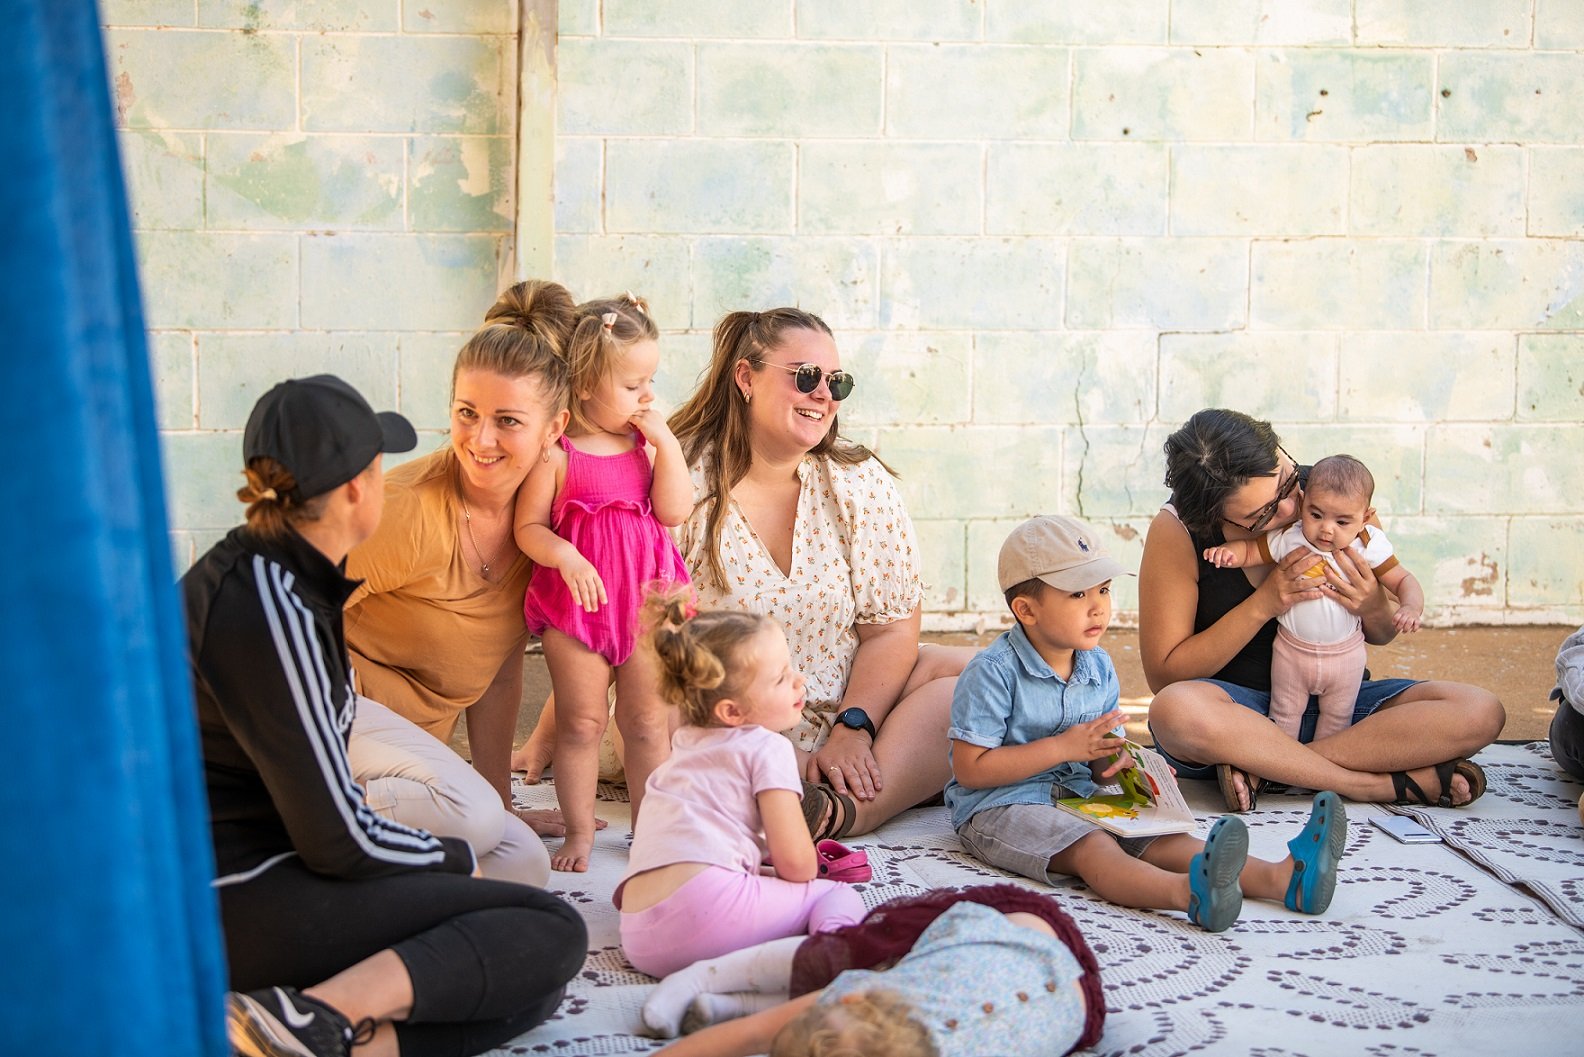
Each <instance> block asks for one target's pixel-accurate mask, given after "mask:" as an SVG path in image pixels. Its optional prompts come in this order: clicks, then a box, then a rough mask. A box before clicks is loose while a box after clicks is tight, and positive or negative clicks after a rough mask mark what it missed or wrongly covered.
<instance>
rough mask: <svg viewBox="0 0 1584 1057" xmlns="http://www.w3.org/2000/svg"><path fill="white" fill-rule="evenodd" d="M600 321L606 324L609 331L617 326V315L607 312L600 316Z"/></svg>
mask: <svg viewBox="0 0 1584 1057" xmlns="http://www.w3.org/2000/svg"><path fill="white" fill-rule="evenodd" d="M600 320H601V321H602V322H603V323H604V324H605V329H606V330H607V331H608V330H610V329H611V328H612V327H614V326H615V325H616V313H614V312H607V313H605V314H604V315H603V316H600Z"/></svg>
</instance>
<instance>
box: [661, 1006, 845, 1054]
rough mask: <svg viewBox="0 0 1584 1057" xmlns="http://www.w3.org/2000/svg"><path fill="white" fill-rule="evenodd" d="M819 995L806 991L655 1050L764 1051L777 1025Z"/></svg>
mask: <svg viewBox="0 0 1584 1057" xmlns="http://www.w3.org/2000/svg"><path fill="white" fill-rule="evenodd" d="M819 996H820V992H818V991H810V992H809V993H808V994H806V995H800V996H798V997H797V998H794V999H792V1000H791V1001H790V1002H783V1003H781V1004H780V1005H779V1006H772V1007H771V1008H769V1009H765V1010H761V1011H759V1012H758V1013H754V1014H752V1015H751V1016H746V1017H742V1018H740V1019H738V1020H728V1021H726V1022H725V1023H724V1024H716V1025H714V1026H712V1027H708V1028H705V1029H704V1030H703V1031H700V1032H697V1033H696V1034H693V1035H689V1036H688V1037H687V1038H685V1039H678V1040H677V1041H676V1042H673V1043H672V1044H671V1045H669V1046H667V1047H666V1048H665V1049H663V1050H661V1051H659V1052H660V1053H661V1054H663V1055H664V1057H754V1055H755V1054H761V1053H767V1052H769V1049H770V1043H771V1042H773V1041H775V1037H776V1036H777V1035H778V1034H780V1032H781V1029H782V1028H784V1027H786V1026H787V1025H788V1024H790V1023H791V1022H792V1021H793V1020H794V1019H796V1018H797V1017H798V1016H799V1015H800V1014H801V1013H802V1012H803V1011H804V1010H806V1009H808V1008H809V1007H810V1006H812V1005H813V1004H814V1003H815V1002H817V1001H818V1000H819Z"/></svg>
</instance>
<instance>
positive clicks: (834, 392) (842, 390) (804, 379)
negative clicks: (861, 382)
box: [755, 360, 857, 400]
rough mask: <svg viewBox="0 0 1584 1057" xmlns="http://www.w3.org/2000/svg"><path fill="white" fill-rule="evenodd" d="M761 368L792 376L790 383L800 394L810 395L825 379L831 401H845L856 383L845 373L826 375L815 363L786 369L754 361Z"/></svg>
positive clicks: (766, 361) (765, 361)
mask: <svg viewBox="0 0 1584 1057" xmlns="http://www.w3.org/2000/svg"><path fill="white" fill-rule="evenodd" d="M755 362H756V363H758V364H759V366H761V367H775V368H777V369H779V370H783V371H785V372H787V373H788V374H790V375H792V381H793V382H794V383H795V384H796V385H797V391H798V392H800V393H805V394H806V393H812V392H813V391H814V390H816V389H818V388H819V384H820V379H821V378H824V379H825V387H826V388H827V389H829V390H830V397H831V399H832V400H846V399H847V398H848V397H849V396H851V395H852V391H853V386H854V385H856V384H857V382H856V381H855V380H854V379H853V376H852V375H850V374H848V373H847V372H846V371H831V372H830V373H828V374H827V373H826V372H825V370H824V368H822V367H820V365H819V364H817V363H800V364H798V365H797V366H796V367H786V366H783V365H782V364H779V363H771V362H770V361H769V360H756V361H755Z"/></svg>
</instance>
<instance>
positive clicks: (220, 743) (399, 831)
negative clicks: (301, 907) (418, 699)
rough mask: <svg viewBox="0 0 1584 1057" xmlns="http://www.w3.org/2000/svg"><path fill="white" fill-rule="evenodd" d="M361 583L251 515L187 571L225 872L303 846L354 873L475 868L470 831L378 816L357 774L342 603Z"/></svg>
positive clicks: (217, 842)
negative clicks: (351, 758) (352, 760)
mask: <svg viewBox="0 0 1584 1057" xmlns="http://www.w3.org/2000/svg"><path fill="white" fill-rule="evenodd" d="M356 586H357V581H355V580H348V579H347V578H346V577H345V576H343V575H342V572H341V569H339V568H337V567H336V566H335V565H334V564H332V563H331V562H330V560H329V559H328V558H326V557H325V556H324V554H323V553H321V552H320V551H319V550H318V549H317V548H315V547H314V546H313V545H312V544H310V543H309V542H308V541H307V540H305V539H303V538H302V537H301V536H299V535H297V534H296V533H295V532H288V533H287V536H286V538H285V539H282V540H279V541H271V540H264V539H261V538H260V537H258V536H256V535H255V534H253V533H252V532H249V531H248V529H247V528H246V527H245V526H244V527H241V528H237V529H233V530H232V531H231V533H230V534H229V535H227V536H226V538H225V539H223V540H221V541H220V542H219V543H217V544H215V545H214V547H213V548H211V549H210V550H209V552H208V553H207V554H205V555H204V556H203V557H202V558H200V559H199V560H198V563H197V564H196V565H194V566H193V567H192V568H191V569H189V570H188V571H187V574H186V575H185V576H183V577H182V579H181V588H182V596H183V600H184V601H185V603H186V606H187V649H188V658H189V660H190V661H191V664H192V674H193V684H194V689H195V690H196V693H197V698H198V727H199V735H200V739H201V742H202V746H203V759H204V780H205V784H206V785H207V786H208V791H209V812H210V830H211V835H212V836H213V838H214V850H215V866H216V875H217V880H216V882H215V883H216V884H217V885H224V884H236V883H239V882H243V881H247V880H250V879H252V878H253V877H256V876H258V875H259V874H260V873H262V872H264V871H265V870H267V869H268V868H269V867H270V866H273V865H274V864H275V863H277V862H280V861H281V860H282V859H284V858H287V857H289V856H292V855H299V856H301V857H302V861H303V863H304V864H305V865H306V866H307V867H308V868H309V869H311V870H313V871H315V872H317V873H321V874H326V875H328V876H331V877H342V878H348V879H355V878H367V877H379V876H383V875H387V874H396V873H402V872H405V871H409V870H437V871H441V872H449V873H470V872H471V871H472V870H473V867H474V858H473V851H472V849H471V848H470V847H469V846H468V844H467V842H466V841H464V840H460V839H457V838H451V837H435V836H431V835H430V834H428V833H426V832H424V831H423V830H417V829H412V828H410V827H408V826H403V825H401V824H399V823H395V822H390V821H387V820H385V819H383V818H381V817H380V816H378V815H376V814H375V813H374V812H373V811H371V810H369V808H368V806H367V804H365V803H364V800H363V790H362V788H361V787H359V786H358V784H357V783H356V782H355V781H353V778H352V771H351V768H350V766H349V764H348V763H347V738H348V736H349V734H350V732H351V729H352V715H353V710H354V708H355V707H356V696H355V695H354V694H353V692H352V688H351V680H350V671H349V668H348V664H347V653H346V640H345V637H344V635H343V632H342V627H341V607H342V605H343V604H344V603H345V602H346V600H347V597H348V596H350V595H351V593H352V591H353V589H354V588H355V587H356Z"/></svg>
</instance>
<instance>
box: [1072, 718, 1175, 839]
mask: <svg viewBox="0 0 1584 1057" xmlns="http://www.w3.org/2000/svg"><path fill="white" fill-rule="evenodd" d="M1126 745H1127V748H1126V750H1125V751H1127V752H1130V753H1132V754H1133V758H1134V759H1135V760H1137V761H1138V766H1137V767H1130V768H1128V769H1127V770H1125V771H1122V772H1121V773H1119V774H1118V775H1117V776H1116V781H1117V784H1118V786H1119V787H1120V788H1121V790H1122V791H1121V792H1120V793H1098V794H1096V795H1094V796H1070V797H1065V798H1063V799H1061V800H1058V801H1056V806H1057V807H1059V808H1061V809H1062V810H1063V811H1070V812H1072V813H1073V814H1074V815H1077V816H1079V817H1080V818H1086V819H1088V820H1089V821H1090V822H1093V823H1094V824H1095V825H1097V826H1099V827H1101V828H1102V829H1106V830H1110V831H1111V832H1112V833H1115V834H1116V835H1117V836H1119V837H1157V836H1160V835H1162V834H1166V833H1188V832H1191V831H1192V830H1193V829H1194V828H1195V827H1196V826H1197V825H1198V823H1197V822H1196V821H1195V820H1194V816H1193V812H1192V811H1190V810H1188V803H1187V801H1185V800H1184V799H1183V795H1182V790H1180V789H1178V788H1177V779H1176V778H1175V777H1173V776H1172V772H1171V767H1170V766H1169V765H1168V764H1167V763H1166V761H1165V760H1164V759H1162V758H1161V755H1160V753H1158V752H1155V751H1154V750H1152V749H1146V748H1144V746H1142V745H1139V744H1136V743H1134V742H1131V741H1130V742H1127V743H1126ZM1113 759H1114V757H1113Z"/></svg>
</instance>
